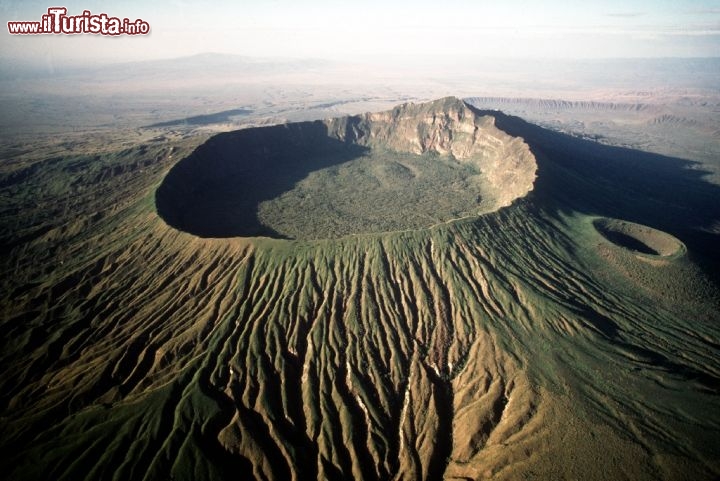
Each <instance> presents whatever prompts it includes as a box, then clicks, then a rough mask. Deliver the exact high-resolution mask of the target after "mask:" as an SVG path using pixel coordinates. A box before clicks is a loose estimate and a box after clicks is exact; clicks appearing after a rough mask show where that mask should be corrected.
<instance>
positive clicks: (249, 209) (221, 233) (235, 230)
mask: <svg viewBox="0 0 720 481" xmlns="http://www.w3.org/2000/svg"><path fill="white" fill-rule="evenodd" d="M368 150H369V149H368V148H366V147H362V146H359V145H355V144H352V143H346V142H343V141H340V140H337V139H335V138H332V137H329V136H328V131H327V126H326V125H325V124H323V123H322V122H319V121H317V122H299V123H293V124H286V125H277V126H272V127H261V128H252V129H246V130H239V131H235V132H228V133H224V134H219V135H216V136H214V137H212V138H211V139H209V140H208V141H207V142H205V143H204V144H203V145H201V146H200V147H198V148H197V149H196V150H195V152H193V153H192V154H191V155H190V156H189V157H186V158H185V159H183V160H181V161H180V162H178V163H177V164H176V165H175V166H174V167H173V168H172V169H171V170H170V172H169V173H168V175H167V176H166V177H165V179H164V180H163V182H162V184H161V185H160V187H159V188H158V189H157V191H156V193H155V205H156V207H157V211H158V214H159V215H160V217H162V218H163V219H164V220H165V222H167V224H168V225H170V226H172V227H174V228H176V229H179V230H182V231H184V232H188V233H190V234H194V235H197V236H199V237H254V236H266V237H274V238H282V236H280V235H279V234H278V233H277V232H275V231H273V230H272V229H270V228H268V227H267V226H265V225H263V224H262V223H261V222H260V221H259V220H258V217H257V210H258V205H259V204H260V203H261V202H263V201H266V200H270V199H273V198H275V197H277V196H279V195H280V194H282V193H283V192H286V191H288V190H290V189H292V188H293V186H294V185H295V184H296V183H297V182H299V181H300V180H302V179H303V178H305V177H306V176H307V175H308V174H309V173H310V172H313V171H316V170H320V169H323V168H327V167H330V166H333V165H339V164H342V163H345V162H348V161H351V160H353V159H355V158H358V157H360V156H362V155H364V154H365V153H367V152H368Z"/></svg>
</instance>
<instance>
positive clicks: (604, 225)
mask: <svg viewBox="0 0 720 481" xmlns="http://www.w3.org/2000/svg"><path fill="white" fill-rule="evenodd" d="M593 224H594V225H595V229H596V230H597V231H598V232H599V233H600V234H601V235H602V236H603V237H605V239H607V240H608V241H610V242H612V243H613V244H615V245H618V246H620V247H622V248H625V249H628V250H630V251H633V252H634V253H636V254H641V255H645V256H653V257H663V258H671V257H676V256H679V255H681V254H682V253H684V252H685V250H686V249H685V245H684V244H683V243H682V242H681V241H680V240H679V239H677V238H675V237H674V236H672V235H670V234H668V233H666V232H663V231H660V230H657V229H653V228H652V227H648V226H645V225H641V224H636V223H634V222H628V221H623V220H618V219H608V218H600V219H596V220H595V221H594V222H593Z"/></svg>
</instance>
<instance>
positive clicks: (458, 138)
mask: <svg viewBox="0 0 720 481" xmlns="http://www.w3.org/2000/svg"><path fill="white" fill-rule="evenodd" d="M325 124H326V125H327V128H328V132H329V134H330V136H331V137H335V138H337V139H340V140H343V141H345V142H349V143H354V144H358V145H363V146H368V147H381V148H385V149H389V150H392V151H396V152H402V153H410V154H417V155H421V154H425V153H435V154H438V155H441V156H447V157H452V158H453V159H455V160H456V161H457V162H460V163H466V164H471V165H473V166H474V167H476V168H477V169H478V171H479V174H480V176H481V177H482V181H483V184H484V186H485V188H486V189H489V192H490V195H491V196H492V197H493V198H494V199H496V200H497V207H503V206H506V205H509V204H510V203H511V202H512V200H513V199H515V198H518V197H522V196H524V195H525V194H527V193H528V192H529V191H530V190H532V186H533V182H534V180H535V172H536V170H537V166H536V163H535V157H534V156H533V154H532V153H531V152H530V148H529V147H528V145H527V144H526V143H525V142H524V141H523V140H522V139H521V138H517V137H512V136H510V135H508V134H506V133H505V132H503V131H501V130H500V129H498V128H497V127H496V126H495V119H494V118H493V117H490V116H478V115H476V114H475V112H473V111H472V110H471V109H470V108H469V107H468V106H467V105H466V104H465V103H464V102H462V101H461V100H460V99H457V98H455V97H446V98H443V99H439V100H436V101H433V102H428V103H423V104H413V103H407V104H403V105H400V106H398V107H395V108H394V109H392V110H389V111H386V112H378V113H367V114H363V115H357V116H352V117H343V118H339V119H331V120H327V121H325Z"/></svg>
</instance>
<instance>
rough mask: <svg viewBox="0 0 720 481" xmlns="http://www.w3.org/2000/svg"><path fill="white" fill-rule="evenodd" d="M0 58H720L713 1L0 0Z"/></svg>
mask: <svg viewBox="0 0 720 481" xmlns="http://www.w3.org/2000/svg"><path fill="white" fill-rule="evenodd" d="M55 4H59V5H63V6H66V7H67V8H68V13H69V14H74V15H79V14H81V13H82V11H83V10H90V11H91V12H92V13H95V14H99V13H103V12H104V13H107V14H109V15H112V16H117V17H120V18H124V17H128V18H129V19H131V20H134V19H136V18H142V19H143V20H145V21H147V22H148V23H150V26H151V33H150V35H148V36H137V37H121V38H111V37H102V36H97V35H79V36H60V35H42V36H14V35H10V34H9V33H7V26H6V22H7V21H12V20H34V21H37V20H40V18H41V16H42V14H44V13H45V12H46V10H47V8H48V7H50V6H54V5H55ZM0 15H1V17H2V24H3V29H4V30H5V31H4V32H3V34H2V35H3V38H2V41H1V42H0V56H3V57H12V58H25V59H28V60H35V61H39V62H53V63H58V62H63V61H73V62H81V61H83V60H88V61H90V62H98V61H111V62H112V61H125V60H143V59H154V58H168V57H178V56H184V55H193V54H196V53H201V52H221V53H236V54H242V55H251V56H265V57H267V56H284V57H315V58H338V57H340V58H348V59H352V58H354V57H358V56H377V55H381V54H392V55H477V56H486V57H487V56H489V57H548V58H566V57H570V58H598V57H675V56H680V57H688V56H720V0H683V1H679V0H606V1H577V0H543V1H520V0H516V1H512V0H492V1H482V0H432V1H429V0H414V1H391V0H362V1H357V0H354V1H344V0H311V1H303V0H269V1H251V0H245V1H234V2H229V1H228V2H207V1H188V0H176V1H167V2H152V3H151V2H148V1H145V0H143V1H137V0H129V1H124V2H103V1H94V0H86V1H76V0H72V1H63V2H52V1H51V2H50V3H47V2H40V1H36V0H26V1H22V2H21V1H16V0H0Z"/></svg>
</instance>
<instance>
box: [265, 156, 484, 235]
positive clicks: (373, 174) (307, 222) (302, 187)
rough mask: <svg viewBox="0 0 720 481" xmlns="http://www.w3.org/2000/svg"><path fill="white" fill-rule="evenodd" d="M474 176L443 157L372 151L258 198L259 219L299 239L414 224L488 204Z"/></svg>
mask: <svg viewBox="0 0 720 481" xmlns="http://www.w3.org/2000/svg"><path fill="white" fill-rule="evenodd" d="M480 174H481V172H480V169H479V168H478V166H477V165H474V164H471V163H461V162H458V161H457V160H455V159H454V158H452V157H450V156H439V155H437V154H424V155H412V154H405V153H397V152H390V151H386V150H372V151H371V152H370V153H369V154H367V155H364V156H362V157H360V158H358V159H355V160H353V161H351V162H347V163H344V164H340V165H333V166H330V167H327V168H324V169H321V170H317V171H315V172H311V173H309V174H308V175H307V177H305V178H304V179H302V180H301V181H300V182H298V183H297V184H295V186H294V187H293V188H292V189H291V190H289V191H287V192H284V193H283V194H281V195H279V196H277V197H275V198H273V199H271V200H268V201H265V202H262V203H261V204H260V205H259V206H258V218H259V220H260V222H261V223H262V224H264V225H265V226H267V227H270V228H272V229H273V230H274V231H275V232H277V233H279V234H281V235H282V236H285V237H289V238H302V239H318V238H327V237H342V236H345V235H351V234H359V233H369V232H387V231H396V230H405V229H416V228H421V227H426V226H430V225H434V224H438V223H441V222H447V221H449V220H451V219H455V218H458V217H464V216H467V215H473V214H478V213H482V212H483V211H487V210H491V209H492V206H491V205H488V202H483V201H482V200H483V199H484V197H485V196H484V195H483V192H484V190H485V187H484V186H483V182H482V179H481V175H480Z"/></svg>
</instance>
